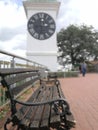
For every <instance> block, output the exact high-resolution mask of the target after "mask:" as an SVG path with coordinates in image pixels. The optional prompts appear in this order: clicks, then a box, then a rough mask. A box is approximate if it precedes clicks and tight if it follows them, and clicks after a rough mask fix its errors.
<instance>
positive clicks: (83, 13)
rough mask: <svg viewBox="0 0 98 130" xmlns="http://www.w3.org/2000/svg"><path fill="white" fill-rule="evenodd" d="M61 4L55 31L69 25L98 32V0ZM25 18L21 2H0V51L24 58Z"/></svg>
mask: <svg viewBox="0 0 98 130" xmlns="http://www.w3.org/2000/svg"><path fill="white" fill-rule="evenodd" d="M58 1H60V2H61V5H60V9H59V13H58V17H57V31H60V29H61V28H66V27H67V26H69V25H70V24H77V25H81V24H86V25H88V26H89V25H92V26H93V27H94V28H95V29H96V30H98V17H97V13H98V0H58ZM26 39H27V18H26V15H25V11H24V7H23V4H22V0H0V49H1V50H5V51H8V52H11V53H14V54H16V55H19V56H22V57H26Z"/></svg>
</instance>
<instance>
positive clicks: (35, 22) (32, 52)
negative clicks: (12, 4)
mask: <svg viewBox="0 0 98 130" xmlns="http://www.w3.org/2000/svg"><path fill="white" fill-rule="evenodd" d="M23 5H24V8H25V12H26V16H27V19H28V23H27V30H28V31H27V53H26V54H27V58H28V59H30V60H33V61H36V62H38V63H40V64H43V65H45V66H47V67H48V68H49V69H50V70H52V71H56V70H57V67H58V63H57V50H58V49H57V34H56V18H57V14H58V10H59V6H60V3H59V2H57V1H56V0H27V1H24V2H23Z"/></svg>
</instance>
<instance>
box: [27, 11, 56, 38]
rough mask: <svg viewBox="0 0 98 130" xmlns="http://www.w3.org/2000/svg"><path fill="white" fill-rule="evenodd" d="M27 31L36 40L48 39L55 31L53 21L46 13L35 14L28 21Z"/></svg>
mask: <svg viewBox="0 0 98 130" xmlns="http://www.w3.org/2000/svg"><path fill="white" fill-rule="evenodd" d="M27 27H28V31H29V33H30V34H31V35H32V36H33V37H34V38H36V39H39V40H45V39H48V38H50V37H51V36H52V35H53V34H54V32H55V29H56V24H55V21H54V19H53V18H52V17H51V16H50V15H48V14H46V13H43V12H41V13H36V14H34V15H33V16H32V17H31V18H30V19H29V21H28V25H27Z"/></svg>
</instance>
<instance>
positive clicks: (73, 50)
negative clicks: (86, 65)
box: [57, 25, 98, 65]
mask: <svg viewBox="0 0 98 130" xmlns="http://www.w3.org/2000/svg"><path fill="white" fill-rule="evenodd" d="M57 45H58V50H59V56H58V61H59V63H60V64H62V65H65V64H69V63H71V64H72V65H75V64H78V63H80V62H81V61H83V60H88V61H89V60H90V59H92V60H95V59H98V32H97V31H96V30H94V28H93V27H92V26H89V27H88V26H86V25H81V26H76V25H70V26H68V27H67V28H66V29H61V30H60V32H59V33H58V34H57ZM61 61H62V62H61Z"/></svg>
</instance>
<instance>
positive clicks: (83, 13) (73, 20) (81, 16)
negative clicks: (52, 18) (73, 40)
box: [57, 0, 98, 30]
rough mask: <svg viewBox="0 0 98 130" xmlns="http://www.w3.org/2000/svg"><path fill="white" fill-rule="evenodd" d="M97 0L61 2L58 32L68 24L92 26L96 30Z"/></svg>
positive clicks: (63, 0) (97, 26)
mask: <svg viewBox="0 0 98 130" xmlns="http://www.w3.org/2000/svg"><path fill="white" fill-rule="evenodd" d="M97 12H98V0H69V1H66V0H62V4H61V8H60V11H59V18H58V22H57V25H58V30H59V29H60V28H63V27H67V26H68V25H70V24H78V25H81V24H86V25H92V26H93V27H94V28H96V29H98V19H97Z"/></svg>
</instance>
